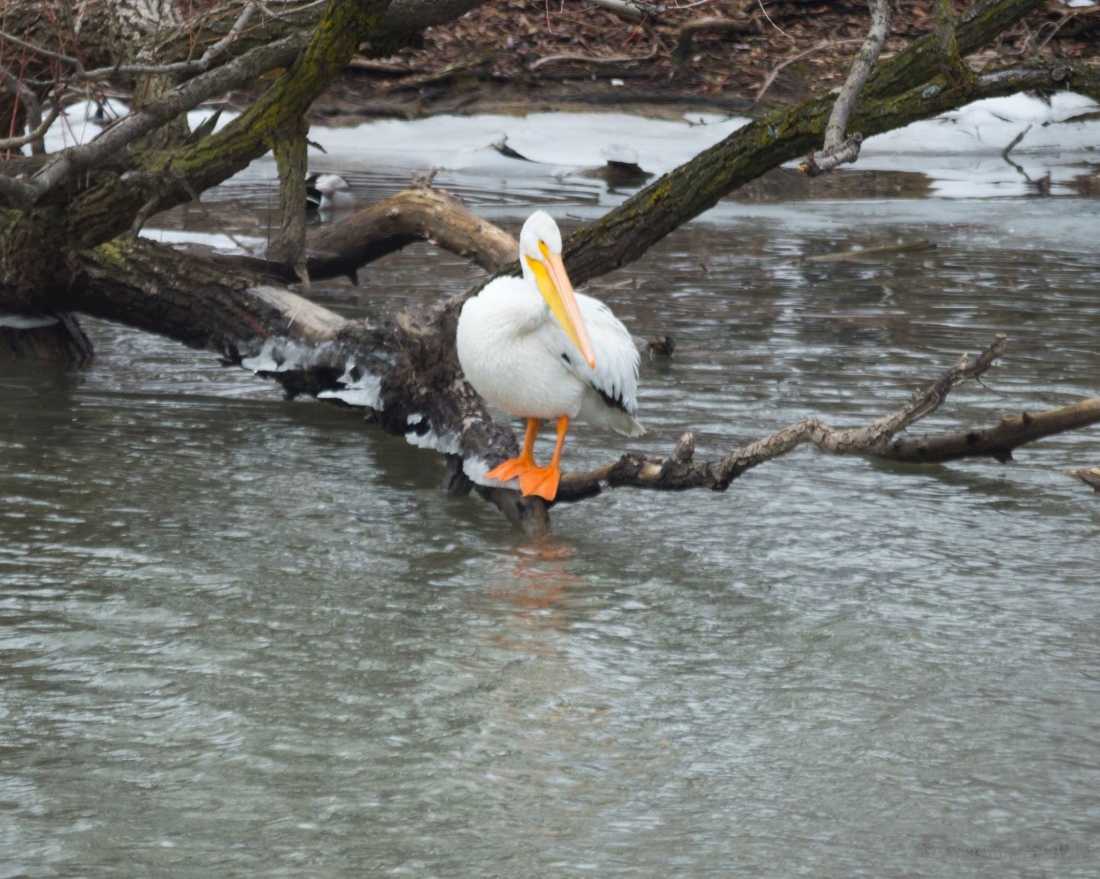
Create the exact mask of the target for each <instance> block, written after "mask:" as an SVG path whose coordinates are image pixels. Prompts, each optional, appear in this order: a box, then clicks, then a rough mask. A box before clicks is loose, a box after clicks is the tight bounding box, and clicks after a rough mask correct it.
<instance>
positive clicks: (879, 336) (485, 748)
mask: <svg viewBox="0 0 1100 879" xmlns="http://www.w3.org/2000/svg"><path fill="white" fill-rule="evenodd" d="M402 183H403V178H399V177H398V176H396V175H391V176H388V177H387V176H382V177H376V178H370V179H367V178H361V179H359V180H358V181H357V182H356V186H357V188H358V189H359V192H360V194H362V193H364V192H367V191H368V190H369V192H370V197H375V196H382V195H385V194H388V193H389V192H393V191H395V190H396V189H397V188H399V187H400V186H401V185H402ZM601 185H602V184H600V185H597V184H594V183H591V182H586V181H578V180H575V179H566V180H562V181H560V182H559V181H556V180H549V181H545V182H543V183H541V184H538V185H536V183H532V182H531V181H527V182H525V183H524V187H528V188H530V189H531V190H532V191H531V193H528V194H526V195H525V194H524V193H517V192H515V191H512V190H507V188H502V189H500V190H497V189H495V188H494V186H491V185H489V184H485V185H484V187H483V188H482V189H481V190H478V189H477V186H476V185H475V184H474V183H468V184H467V185H466V190H467V194H468V195H471V201H472V202H473V203H474V204H475V206H480V207H479V209H483V212H484V213H486V214H487V215H491V216H493V218H494V219H496V220H498V221H499V222H501V223H503V224H504V225H506V226H508V227H509V228H511V229H512V230H513V231H514V230H515V229H516V228H518V225H519V223H520V222H521V221H522V218H523V217H524V216H525V215H526V213H527V212H528V211H529V209H530V207H531V205H532V204H533V203H548V204H550V205H551V206H552V209H553V210H554V211H555V213H556V214H557V216H558V217H559V218H560V219H561V220H562V221H563V222H564V223H565V224H566V225H569V224H575V223H576V222H577V219H576V218H579V217H584V216H590V215H594V214H596V213H599V212H601V211H602V210H605V209H606V198H607V196H606V194H604V193H603V192H602V190H601V189H600V186H601ZM256 186H257V184H256V183H255V181H252V182H251V183H249V182H248V181H244V182H241V183H239V184H238V187H239V188H238V190H234V188H233V187H232V186H230V187H225V188H223V190H222V191H221V194H220V195H218V196H216V197H214V198H212V199H211V203H212V208H211V210H212V211H213V216H214V218H215V219H216V220H217V218H218V217H219V216H220V217H221V219H220V220H217V223H216V224H215V225H213V226H211V219H210V217H209V216H207V215H205V214H204V213H202V212H201V211H200V210H198V209H196V208H191V209H189V210H187V211H181V212H179V213H177V214H176V215H175V217H174V219H171V218H170V219H169V221H166V222H168V223H169V224H170V225H171V224H174V226H175V227H176V228H188V229H202V230H207V231H210V230H211V229H213V230H215V231H218V230H223V229H225V228H228V229H229V231H236V232H239V233H241V234H250V231H252V230H251V227H249V226H248V224H247V223H246V222H245V221H244V220H242V219H241V218H240V216H239V215H240V211H241V205H242V203H248V200H249V199H252V204H254V205H258V204H259V203H260V201H261V199H260V196H259V195H257V194H256V193H257V192H259V191H260V190H258V189H256ZM540 187H541V189H540ZM536 190H537V191H536ZM525 191H526V190H525ZM479 192H480V195H479V194H478V193H479ZM494 192H503V193H504V194H503V195H500V194H498V195H495V196H494V195H493V193H494ZM1097 216H1098V214H1097V203H1096V201H1095V199H1089V198H1000V199H984V200H983V199H965V198H963V199H955V200H951V201H945V200H942V199H941V200H937V199H934V198H933V199H912V198H910V199H906V200H877V201H834V200H823V201H822V200H818V201H812V202H802V203H760V204H756V203H753V204H746V203H744V202H738V203H735V202H726V203H724V204H723V205H721V206H719V208H717V209H716V210H715V211H712V212H711V213H709V214H707V215H706V216H705V217H704V218H702V219H701V220H700V221H698V222H696V223H693V224H691V225H690V226H688V227H686V228H685V229H683V230H681V231H679V232H678V233H676V234H674V235H673V236H672V237H670V238H669V239H668V240H667V241H665V242H664V243H662V244H661V245H660V246H658V247H656V248H654V249H653V250H652V251H651V253H650V254H648V255H647V257H646V258H645V259H644V260H643V261H642V262H641V263H639V264H637V265H635V266H632V267H629V268H628V269H626V270H624V271H621V272H618V273H616V274H614V275H611V276H608V277H606V278H604V279H601V280H600V281H598V282H597V283H595V284H594V285H592V286H593V288H594V289H595V291H596V292H597V293H598V295H600V296H602V297H603V298H605V299H606V300H607V301H608V302H609V304H611V305H612V307H613V308H614V309H615V311H616V312H617V313H618V314H619V315H620V316H621V317H622V318H623V319H624V321H626V323H627V324H628V325H629V326H630V328H631V329H632V330H633V331H634V332H635V333H636V334H638V335H640V336H646V337H648V336H652V335H655V334H657V333H669V334H671V335H673V336H674V337H675V339H676V341H677V343H678V348H677V350H676V354H675V356H674V357H673V358H672V359H671V360H670V361H668V362H659V363H644V364H643V366H642V375H641V385H642V391H641V413H640V417H641V418H642V420H643V421H644V422H645V423H646V425H647V426H648V427H649V428H650V434H649V435H648V436H647V437H645V438H643V439H642V440H640V441H637V442H636V443H635V445H636V446H637V447H639V448H642V449H645V450H647V451H649V452H652V453H655V454H663V453H667V451H668V450H669V449H670V448H671V446H672V444H673V443H674V442H675V440H676V438H677V437H678V436H679V434H680V433H681V432H682V431H683V430H684V429H686V428H694V429H695V430H696V432H697V446H698V454H699V455H700V456H716V455H718V454H721V453H722V452H723V451H726V450H731V449H733V448H735V447H736V446H738V445H740V444H742V443H744V442H746V441H749V440H751V439H755V438H757V437H759V436H762V435H764V434H766V433H768V432H770V431H772V430H774V429H775V428H777V427H779V426H781V425H783V424H785V423H788V422H791V421H794V420H797V419H800V418H802V417H805V416H807V415H811V414H817V415H820V416H821V417H823V418H825V419H827V420H829V421H830V422H831V423H835V424H838V425H855V424H860V423H864V422H866V421H868V420H870V419H872V418H874V417H876V416H878V415H880V414H882V413H884V412H886V411H888V410H889V409H891V408H893V407H896V406H899V405H901V404H902V403H903V402H904V401H905V400H906V399H907V398H908V395H909V394H910V392H911V391H912V389H913V388H915V387H917V386H918V385H920V384H922V383H924V382H926V381H929V380H931V379H933V378H934V377H935V376H936V375H937V374H938V373H939V372H940V371H941V370H943V369H945V368H946V367H948V366H950V365H951V364H952V363H953V362H954V361H955V359H956V358H957V357H958V355H959V354H960V353H961V352H963V351H971V352H975V351H977V350H979V349H980V348H981V347H982V346H984V345H985V344H987V343H988V342H989V341H990V339H991V337H992V335H993V333H994V332H998V331H1000V332H1005V333H1007V334H1008V335H1009V337H1010V339H1011V344H1010V348H1009V353H1008V355H1007V356H1006V357H1005V358H1004V360H1003V361H1002V362H1001V363H1000V364H999V365H998V366H996V367H995V368H994V369H993V370H992V371H991V372H990V374H989V376H988V380H987V384H988V385H989V389H986V388H983V387H980V386H978V385H972V386H964V387H963V388H961V389H960V390H959V391H957V392H956V393H955V394H954V395H952V397H951V399H950V400H949V402H948V403H947V405H946V406H945V407H944V408H943V410H942V411H941V412H939V413H937V414H936V415H935V416H934V417H933V418H930V419H929V420H928V422H927V429H928V430H930V431H937V430H955V429H960V428H963V427H967V426H970V425H972V424H983V423H988V422H992V421H993V420H995V419H996V418H998V417H1000V415H1002V414H1005V413H1008V412H1016V411H1020V410H1029V411H1036V410H1040V409H1045V408H1052V407H1054V406H1059V405H1062V404H1065V403H1067V402H1070V401H1072V400H1074V399H1077V398H1079V397H1085V396H1092V395H1094V394H1096V393H1097V388H1098V386H1100V351H1098V349H1097V344H1096V339H1097V323H1098V318H1100V300H1098V293H1100V256H1098V255H1097V248H1096V242H1097V240H1098V233H1100V221H1098V220H1097ZM219 224H220V225H219ZM919 239H929V240H931V241H933V242H934V243H935V244H936V245H937V247H936V249H934V250H928V251H922V252H913V253H907V254H895V255H887V256H879V257H869V258H866V259H862V260H855V261H845V262H832V263H802V264H798V263H795V262H792V260H793V259H795V258H797V257H799V256H803V255H811V254H822V253H832V252H836V251H838V250H847V249H850V248H852V247H855V246H874V245H878V244H883V243H893V242H911V241H915V240H919ZM368 275H369V282H367V277H368ZM478 277H479V273H478V271H477V270H476V269H474V268H471V267H469V266H467V265H466V264H465V263H463V262H461V261H459V260H457V259H455V258H452V257H449V256H445V255H439V254H438V253H436V252H434V251H433V250H431V249H429V248H427V247H423V246H421V247H414V248H411V249H410V250H409V251H408V252H406V253H403V254H400V255H398V256H396V257H394V258H391V259H389V260H387V261H385V262H383V263H380V264H378V265H376V266H374V267H372V268H371V269H370V270H369V272H365V273H364V279H365V284H364V286H363V287H362V288H360V289H358V290H357V289H354V288H351V287H348V286H345V285H333V286H330V287H326V288H323V289H321V290H320V291H318V297H317V298H319V299H320V300H321V301H323V302H324V303H325V304H327V305H329V306H330V307H333V308H336V309H338V310H340V311H342V312H343V313H346V314H355V315H372V316H381V315H384V314H386V313H387V312H389V311H390V310H392V309H393V308H394V307H397V306H399V305H406V304H409V303H412V302H435V301H438V300H439V299H440V298H441V297H442V296H444V295H446V294H448V293H450V292H456V291H459V290H462V289H464V288H465V287H466V286H467V285H469V284H471V283H473V282H475V281H476V279H477V278H478ZM87 328H88V331H89V333H90V335H91V336H92V338H93V341H94V343H95V345H96V348H97V350H98V353H99V359H98V360H97V362H96V363H95V364H94V365H93V366H92V367H91V368H90V369H89V370H87V371H85V372H83V373H72V372H64V371H59V370H51V369H44V368H41V367H35V368H31V367H12V366H4V367H3V368H2V369H0V582H2V589H0V852H3V856H2V857H0V877H15V876H33V877H47V876H108V875H109V876H135V877H137V876H151V875H158V876H161V875H163V876H188V877H225V876H233V875H255V876H270V877H280V876H285V877H298V876H318V877H330V876H381V875H400V876H415V877H428V876H439V877H451V876H478V877H488V876H494V877H495V876H500V877H527V876H579V875H592V876H731V875H746V876H791V875H808V876H853V875H862V876H875V877H881V876H978V875H1034V876H1060V877H1062V876H1081V877H1086V876H1095V875H1097V871H1098V869H1100V793H1098V792H1100V591H1098V589H1097V569H1096V555H1097V554H1096V546H1097V539H1098V537H1100V504H1098V502H1097V499H1096V498H1095V497H1094V496H1093V495H1092V494H1091V493H1090V492H1089V491H1088V490H1087V489H1085V488H1084V487H1083V486H1081V485H1079V484H1078V483H1076V482H1074V481H1072V480H1070V479H1067V478H1066V477H1065V476H1063V475H1062V474H1061V471H1062V470H1063V469H1069V468H1077V467H1083V466H1094V465H1096V464H1100V434H1098V433H1097V430H1096V429H1095V428H1094V429H1091V430H1086V431H1082V432H1080V433H1077V434H1072V435H1066V436H1063V437H1056V438H1053V439H1049V440H1046V441H1043V442H1041V443H1039V444H1037V445H1035V446H1033V447H1029V448H1025V449H1022V450H1020V451H1019V452H1018V453H1017V459H1018V460H1017V461H1016V462H1015V463H1012V464H1009V465H1001V464H998V463H996V462H993V461H970V462H962V463H953V464H949V465H945V466H936V467H927V468H915V467H908V466H892V465H883V464H873V463H869V462H867V461H865V460H862V459H840V458H831V457H825V456H823V455H820V454H818V453H816V452H813V451H811V450H807V449H803V450H798V451H796V452H794V453H793V454H791V455H790V456H789V457H787V458H785V459H783V460H781V461H777V462H773V463H770V464H767V465H765V466H762V467H760V468H758V469H757V470H754V471H752V472H750V473H748V474H747V475H745V476H744V477H743V478H741V479H739V480H738V481H736V482H735V483H734V484H733V485H732V486H731V488H730V490H729V491H728V492H726V493H724V494H710V493H704V492H689V493H683V494H658V493H648V492H641V491H629V490H622V491H614V492H607V493H605V494H604V495H602V496H601V497H599V498H597V499H594V500H592V501H589V502H586V503H583V504H579V505H575V506H571V507H566V508H559V509H556V510H555V511H554V524H555V535H554V538H553V539H552V540H550V541H545V542H531V541H529V540H526V539H525V538H523V537H522V536H519V535H517V534H515V533H513V532H512V531H511V530H509V527H508V525H507V524H506V522H505V521H504V519H503V518H502V517H501V516H500V514H499V513H498V512H497V511H496V510H495V509H494V508H492V507H490V506H488V505H486V504H484V503H483V502H481V501H478V500H476V499H470V498H465V499H456V498H450V497H448V496H447V495H445V494H444V493H443V492H442V491H441V490H440V489H439V483H440V480H441V478H442V475H443V468H442V464H441V462H440V460H439V458H438V457H437V456H435V455H434V454H433V453H430V452H426V451H422V450H418V449H415V448H413V447H411V446H409V445H408V444H406V443H405V442H404V441H402V440H399V439H395V438H392V437H388V436H385V435H383V434H381V433H380V432H379V431H378V430H377V429H375V428H373V427H370V426H366V425H364V424H363V423H362V420H361V418H360V416H359V415H358V414H356V413H354V412H350V411H346V410H338V409H335V408H333V407H330V406H327V405H324V404H320V403H316V402H305V401H297V402H284V401H283V400H282V399H281V396H280V394H279V393H277V392H276V390H275V389H274V388H273V387H271V386H269V385H265V384H264V383H262V382H261V381H259V380H257V379H256V378H255V377H253V376H251V375H250V374H247V373H244V372H241V371H234V370H227V369H222V368H221V367H219V365H218V363H217V361H216V359H214V358H213V357H211V356H210V355H208V354H204V353H201V352H194V351H190V350H187V349H184V348H182V347H180V346H178V345H176V344H174V343H171V342H168V341H165V340H162V339H159V338H154V337H149V336H144V335H141V334H139V333H136V332H134V331H131V330H128V329H125V328H119V327H114V326H109V325H106V324H102V323H96V322H90V321H89V322H88V323H87ZM621 449H622V443H621V441H619V440H618V439H616V438H615V437H612V436H608V435H604V434H600V433H597V432H594V431H589V430H586V429H585V428H583V427H581V428H580V429H579V430H578V431H577V433H576V436H575V437H574V438H572V439H571V440H570V442H569V445H568V447H567V451H566V455H567V464H568V467H569V468H571V469H582V468H587V467H590V466H598V465H600V464H602V463H606V462H609V461H610V460H612V459H613V458H614V457H615V456H617V454H618V453H619V452H620V450H621Z"/></svg>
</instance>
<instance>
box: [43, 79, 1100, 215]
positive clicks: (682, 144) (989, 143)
mask: <svg viewBox="0 0 1100 879" xmlns="http://www.w3.org/2000/svg"><path fill="white" fill-rule="evenodd" d="M125 109H126V108H125V106H124V105H122V104H120V103H119V102H117V101H112V102H111V105H110V108H109V111H110V113H111V114H115V115H119V114H122V113H124V112H125ZM1096 109H1097V105H1096V103H1095V102H1093V101H1091V100H1090V99H1088V98H1084V97H1081V96H1079V95H1074V94H1068V93H1064V92H1062V93H1057V94H1055V95H1053V96H1052V98H1051V101H1050V103H1049V104H1048V103H1046V102H1044V101H1042V100H1040V99H1039V98H1035V97H1030V96H1027V95H1014V96H1012V97H1007V98H993V99H989V100H985V101H978V102H976V103H974V104H970V105H968V106H966V107H963V108H961V109H959V110H955V111H953V112H950V113H946V114H944V115H943V116H940V117H937V118H936V119H931V120H927V121H924V122H916V123H914V124H912V125H909V126H907V127H906V128H903V129H899V130H897V131H892V132H888V133H886V134H881V135H878V136H877V137H872V138H869V139H868V140H867V142H866V143H865V144H864V147H863V155H862V156H861V157H860V161H859V163H858V164H857V165H856V166H854V167H855V168H856V169H860V170H895V171H917V172H921V173H923V174H925V175H927V176H928V177H929V178H931V180H932V189H933V192H934V193H935V194H936V195H939V196H941V197H950V198H959V197H963V198H978V197H994V196H1004V195H1023V194H1027V193H1028V192H1030V191H1034V187H1033V185H1032V184H1029V178H1030V180H1031V181H1036V180H1040V179H1042V178H1044V177H1046V176H1047V175H1049V176H1050V181H1051V191H1052V192H1054V193H1058V192H1059V191H1061V190H1062V188H1063V187H1064V184H1065V183H1066V182H1067V181H1070V180H1072V179H1073V178H1075V177H1077V176H1079V175H1082V174H1087V173H1094V172H1095V170H1096V167H1097V165H1100V147H1098V145H1100V118H1092V119H1089V118H1083V119H1080V120H1079V121H1073V120H1074V119H1075V117H1082V116H1086V115H1087V114H1089V113H1093V114H1094V115H1095V113H1094V111H1096ZM210 112H211V111H209V110H196V111H193V112H192V113H190V114H189V121H190V123H191V125H192V127H194V126H196V125H198V124H199V123H200V122H201V121H202V120H203V119H205V118H207V117H208V116H209V115H210ZM233 117H234V114H232V113H226V114H223V116H222V118H221V119H220V120H219V123H218V128H222V127H224V126H225V125H226V124H228V122H229V121H230V119H232V118H233ZM747 121H748V120H746V119H743V118H737V117H725V116H719V115H707V114H700V113H697V112H696V113H689V114H685V117H684V119H683V121H670V120H667V119H649V118H644V117H639V116H632V115H628V114H625V113H532V114H530V115H527V116H503V115H484V116H435V117H430V118H427V119H421V120H416V121H412V122H408V121H403V120H392V119H388V120H376V121H371V122H365V123H363V124H361V125H358V126H355V127H348V128H324V127H314V128H313V129H312V130H311V132H310V137H311V138H312V139H313V140H315V141H316V142H318V143H319V144H320V145H321V146H322V147H323V148H324V150H325V152H324V153H322V152H321V151H319V150H317V149H313V148H311V150H310V153H311V162H312V164H313V166H314V167H315V168H316V169H317V170H328V171H335V172H337V173H344V174H348V175H352V176H354V175H356V174H360V175H361V174H365V173H379V172H382V173H386V172H392V173H396V174H407V173H409V172H410V171H414V170H426V169H428V168H431V167H437V168H440V169H443V174H442V176H441V181H445V180H446V179H447V178H448V175H449V176H450V177H451V178H452V179H454V178H464V179H465V181H466V182H468V183H471V184H475V183H476V182H477V181H478V180H479V179H480V182H481V184H482V185H483V186H486V187H490V188H491V186H493V185H496V184H497V181H499V180H500V178H502V177H504V176H506V177H507V178H511V179H526V180H528V181H530V182H534V181H536V180H537V179H539V178H542V179H547V178H552V179H555V180H558V181H560V179H561V178H562V177H568V176H572V175H574V174H576V173H577V172H578V171H581V170H583V169H586V168H594V167H600V166H602V165H604V164H605V162H606V161H607V157H608V156H614V155H621V154H624V153H629V154H630V155H637V161H638V163H639V164H640V165H641V167H642V168H644V169H645V170H647V171H650V172H652V173H655V174H662V173H665V172H667V171H670V170H672V169H673V168H675V167H676V166H677V165H679V164H681V163H683V162H685V161H687V160H688V159H690V158H691V157H692V156H694V155H696V154H697V153H699V152H700V151H702V150H704V149H706V148H707V147H709V146H712V145H713V144H715V143H717V142H718V141H720V140H722V139H723V138H724V137H726V136H728V135H729V134H730V133H731V132H733V131H736V130H737V129H738V128H740V127H741V126H742V125H744V124H746V122H747ZM100 130H101V129H100V124H99V123H98V122H97V121H96V120H95V115H94V107H92V106H90V105H86V104H76V105H73V106H71V107H70V108H68V110H67V111H66V113H65V114H64V118H63V119H60V120H58V122H57V123H56V124H55V125H54V126H53V127H52V128H51V130H50V132H49V134H48V135H47V147H48V148H49V149H51V150H54V149H61V148H64V147H66V146H71V145H73V144H74V143H76V142H79V141H82V140H86V139H88V138H90V137H93V136H94V135H95V134H96V133H98V132H99V131H100ZM1025 131H1026V133H1024V132H1025ZM1022 133H1024V136H1023V138H1022V140H1020V142H1019V143H1017V144H1016V146H1015V147H1014V148H1013V151H1012V153H1011V156H1010V158H1011V159H1012V162H1013V163H1015V165H1018V166H1019V167H1018V168H1017V167H1015V166H1014V165H1013V164H1010V163H1009V162H1007V161H1005V159H1004V158H1003V157H1002V152H1003V151H1004V149H1005V148H1006V147H1007V146H1008V145H1009V144H1011V143H1012V141H1013V140H1014V139H1015V138H1016V137H1017V136H1019V135H1020V134H1022ZM505 136H506V137H507V144H508V146H509V147H511V148H512V149H514V150H516V151H517V152H518V153H520V154H521V155H523V156H525V157H526V158H528V159H530V161H528V162H524V161H520V160H517V159H515V158H508V157H506V156H503V155H501V154H500V153H499V152H497V151H496V150H494V149H492V148H491V146H490V145H491V144H493V143H494V142H497V141H499V140H500V139H501V138H502V137H505ZM845 170H848V169H847V168H845ZM275 177H276V174H275V169H274V162H273V161H272V160H271V159H270V157H267V158H266V159H265V160H263V161H260V162H255V163H253V165H252V166H251V167H250V168H248V169H246V170H245V171H244V172H242V174H240V175H238V178H237V181H238V182H243V181H245V180H252V181H257V180H263V181H269V180H274V179H275ZM486 178H490V179H486Z"/></svg>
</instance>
